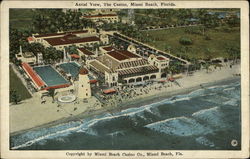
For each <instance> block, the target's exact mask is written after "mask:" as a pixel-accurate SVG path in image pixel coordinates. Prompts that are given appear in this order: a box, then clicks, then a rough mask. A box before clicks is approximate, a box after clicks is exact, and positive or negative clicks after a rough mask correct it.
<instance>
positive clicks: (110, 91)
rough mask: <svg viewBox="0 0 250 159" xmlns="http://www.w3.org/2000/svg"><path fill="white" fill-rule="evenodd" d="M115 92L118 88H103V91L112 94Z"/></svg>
mask: <svg viewBox="0 0 250 159" xmlns="http://www.w3.org/2000/svg"><path fill="white" fill-rule="evenodd" d="M115 92H116V90H115V89H114V88H110V89H105V90H103V93H105V94H110V93H115Z"/></svg>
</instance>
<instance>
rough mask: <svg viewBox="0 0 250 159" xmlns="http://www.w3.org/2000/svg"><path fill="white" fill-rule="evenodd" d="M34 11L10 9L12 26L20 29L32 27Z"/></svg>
mask: <svg viewBox="0 0 250 159" xmlns="http://www.w3.org/2000/svg"><path fill="white" fill-rule="evenodd" d="M32 16H33V11H32V10H31V9H10V26H11V27H13V28H15V29H18V30H29V29H31V28H32Z"/></svg>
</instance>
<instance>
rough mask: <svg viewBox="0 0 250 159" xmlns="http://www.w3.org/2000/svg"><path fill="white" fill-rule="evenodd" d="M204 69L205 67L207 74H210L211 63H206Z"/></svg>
mask: <svg viewBox="0 0 250 159" xmlns="http://www.w3.org/2000/svg"><path fill="white" fill-rule="evenodd" d="M204 67H205V69H206V70H207V73H208V70H209V67H210V63H208V62H206V63H205V64H204Z"/></svg>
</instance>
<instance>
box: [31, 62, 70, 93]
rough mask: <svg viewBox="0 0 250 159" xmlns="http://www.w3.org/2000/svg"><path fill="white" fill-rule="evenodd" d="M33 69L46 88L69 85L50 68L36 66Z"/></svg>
mask: <svg viewBox="0 0 250 159" xmlns="http://www.w3.org/2000/svg"><path fill="white" fill-rule="evenodd" d="M33 69H34V70H35V72H36V73H37V74H38V75H39V76H40V77H41V78H42V80H43V81H44V82H45V83H46V85H47V87H53V88H61V87H67V86H69V85H70V83H69V82H68V81H67V80H66V79H65V78H64V77H62V76H61V75H60V74H59V73H58V72H57V71H56V70H55V69H54V68H53V67H52V66H49V65H47V66H38V67H34V68H33Z"/></svg>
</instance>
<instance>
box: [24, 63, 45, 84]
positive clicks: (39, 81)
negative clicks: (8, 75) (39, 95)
mask: <svg viewBox="0 0 250 159" xmlns="http://www.w3.org/2000/svg"><path fill="white" fill-rule="evenodd" d="M22 67H23V69H24V70H25V72H26V73H27V74H28V75H29V77H30V78H31V79H32V81H33V82H34V83H35V84H36V85H37V86H38V87H42V86H45V83H44V82H43V80H42V79H41V78H40V76H39V75H38V74H37V73H36V72H35V71H34V70H33V68H32V67H31V66H30V65H29V64H27V63H22Z"/></svg>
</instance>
